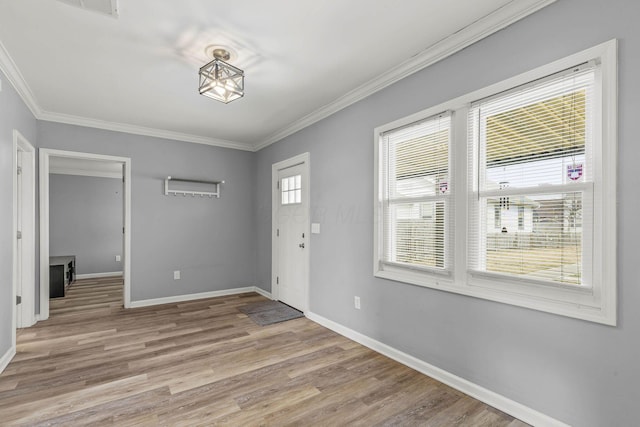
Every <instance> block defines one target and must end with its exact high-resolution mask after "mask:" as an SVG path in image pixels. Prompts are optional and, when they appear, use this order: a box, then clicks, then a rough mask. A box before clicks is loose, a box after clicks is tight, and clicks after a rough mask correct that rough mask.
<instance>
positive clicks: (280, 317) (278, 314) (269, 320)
mask: <svg viewBox="0 0 640 427" xmlns="http://www.w3.org/2000/svg"><path fill="white" fill-rule="evenodd" d="M238 310H240V311H241V312H243V313H244V314H246V315H247V316H249V318H250V319H251V320H253V321H254V322H255V323H257V324H258V325H260V326H267V325H272V324H274V323H280V322H284V321H285V320H291V319H297V318H298V317H303V316H304V314H302V312H300V311H298V310H296V309H295V308H293V307H289V306H288V305H286V304H283V303H281V302H280V301H262V302H256V303H254V304H249V305H243V306H242V307H238Z"/></svg>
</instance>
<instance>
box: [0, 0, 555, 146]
mask: <svg viewBox="0 0 640 427" xmlns="http://www.w3.org/2000/svg"><path fill="white" fill-rule="evenodd" d="M552 1H554V0H482V1H478V0H402V1H398V0H375V1H372V0H348V1H346V0H324V1H318V0H274V1H264V0H244V1H241V2H229V1H220V0H181V1H175V0H119V1H118V16H117V17H115V18H114V17H113V16H108V15H105V14H100V13H95V12H92V11H88V10H85V9H81V8H78V7H74V6H71V5H69V4H67V3H63V2H61V1H58V0H19V1H18V0H0V43H1V44H0V68H1V69H2V70H3V71H4V72H5V74H7V75H8V77H9V79H10V80H11V82H12V83H13V84H14V86H16V87H17V89H18V91H19V93H20V94H21V95H22V97H23V99H25V101H26V102H27V105H29V107H30V108H31V110H32V111H33V112H34V114H35V115H36V117H37V118H39V119H42V120H51V121H59V122H65V123H75V124H81V125H87V126H94V127H99V128H105V129H114V130H123V131H128V132H132V133H138V134H146V135H155V136H160V137H165V138H174V139H178V140H184V141H190V142H199V143H205V144H212V145H220V146H228V147H233V148H239V149H247V150H255V149H257V148H260V147H263V146H265V145H267V144H269V143H272V142H274V141H276V140H278V139H280V138H282V137H284V136H286V135H288V134H291V133H293V132H295V131H296V130H299V129H301V128H302V127H304V126H306V125H309V124H310V123H313V122H315V121H317V120H319V119H321V118H323V117H326V116H327V115H329V114H331V113H333V112H335V111H337V110H339V109H340V108H344V107H345V106H347V105H349V104H350V103H353V102H355V101H357V100H358V99H361V98H363V97H364V96H367V95H369V94H370V93H373V92H374V91H376V90H379V89H381V88H383V87H385V86H387V85H389V84H391V83H393V82H394V81H397V80H398V79H400V78H402V77H404V76H406V75H408V74H410V73H412V72H415V71H417V70H419V69H420V68H423V67H424V66H427V65H429V64H431V63H433V62H435V61H437V60H439V59H441V58H443V57H445V56H447V55H449V54H451V53H453V52H455V51H457V50H459V49H461V48H463V47H465V46H467V45H469V44H470V43H473V42H475V41H477V40H479V39H480V38H482V37H485V36H486V35H488V34H491V33H493V32H495V31H497V30H499V29H501V28H503V27H505V26H506V25H509V24H510V23H512V22H514V21H516V20H518V19H520V18H522V17H524V16H526V15H528V14H529V13H532V12H534V11H535V10H538V9H539V8H541V7H543V6H545V5H547V4H549V3H551V2H552ZM211 44H221V45H226V46H228V47H230V48H231V49H232V50H234V51H235V52H236V53H237V55H238V57H237V59H236V60H235V61H232V63H233V65H236V66H238V67H240V68H242V69H244V70H245V75H246V78H245V87H246V94H245V97H244V98H241V99H239V100H237V101H234V102H232V103H230V104H226V105H225V104H222V103H219V102H217V101H214V100H212V99H209V98H206V97H203V96H201V95H199V94H198V90H197V85H198V69H199V67H201V66H202V65H204V64H205V63H206V62H208V61H209V59H208V58H207V57H206V55H205V47H206V46H208V45H211Z"/></svg>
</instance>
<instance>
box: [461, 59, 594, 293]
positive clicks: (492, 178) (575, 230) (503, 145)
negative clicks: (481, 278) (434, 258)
mask: <svg viewBox="0 0 640 427" xmlns="http://www.w3.org/2000/svg"><path fill="white" fill-rule="evenodd" d="M595 73H596V68H595V65H594V64H585V65H582V66H577V67H575V68H573V69H571V70H568V71H566V72H562V73H558V74H556V75H553V76H550V77H547V78H544V79H541V80H538V81H535V82H532V83H529V84H527V85H525V86H522V87H518V88H516V89H514V90H510V91H508V92H505V93H502V94H497V95H494V96H492V97H490V98H487V99H484V100H480V101H478V102H475V103H473V104H472V106H471V109H470V112H469V123H468V132H469V135H468V139H469V142H470V144H469V148H470V152H469V156H468V159H469V171H470V173H469V175H468V176H469V179H470V183H469V187H470V189H471V193H470V194H471V195H472V197H471V203H470V226H469V240H470V245H469V250H468V258H469V268H470V270H471V271H476V272H481V273H490V274H495V275H506V276H511V277H517V278H520V279H525V280H533V281H543V282H552V283H557V284H562V285H580V286H590V284H591V275H590V270H589V267H590V265H591V258H590V257H591V243H592V239H593V215H592V212H593V176H594V171H593V158H592V155H593V148H592V144H593V114H594V113H593V112H594V79H595ZM498 224H500V226H499V227H498V226H497V225H498Z"/></svg>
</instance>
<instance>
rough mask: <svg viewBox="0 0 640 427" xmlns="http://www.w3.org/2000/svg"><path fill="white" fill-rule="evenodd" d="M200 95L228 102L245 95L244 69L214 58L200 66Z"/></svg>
mask: <svg viewBox="0 0 640 427" xmlns="http://www.w3.org/2000/svg"><path fill="white" fill-rule="evenodd" d="M199 74H200V88H199V91H200V95H204V96H208V97H209V98H213V99H215V100H217V101H220V102H224V103H225V104H228V103H229V102H231V101H234V100H236V99H238V98H242V97H243V96H244V71H242V70H241V69H240V68H237V67H234V66H233V65H231V64H228V63H226V62H224V61H223V60H221V59H217V58H216V59H214V60H213V61H211V62H209V63H208V64H207V65H205V66H203V67H202V68H200V73H199Z"/></svg>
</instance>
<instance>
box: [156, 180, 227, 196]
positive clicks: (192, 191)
mask: <svg viewBox="0 0 640 427" xmlns="http://www.w3.org/2000/svg"><path fill="white" fill-rule="evenodd" d="M220 184H224V181H201V180H197V179H184V178H173V177H171V176H168V177H167V179H165V180H164V194H165V196H168V195H170V194H172V195H174V196H178V195H182V196H193V197H195V196H200V197H205V196H207V197H216V198H220Z"/></svg>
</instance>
